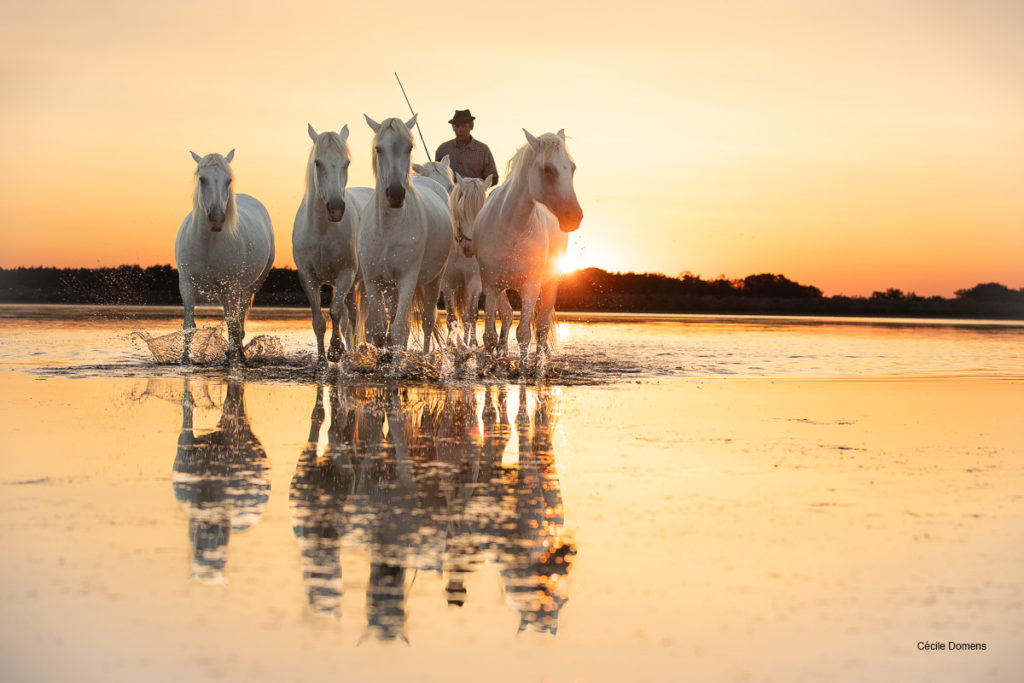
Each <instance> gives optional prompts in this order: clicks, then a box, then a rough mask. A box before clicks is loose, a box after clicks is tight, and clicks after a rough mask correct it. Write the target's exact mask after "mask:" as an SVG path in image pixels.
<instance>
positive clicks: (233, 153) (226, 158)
mask: <svg viewBox="0 0 1024 683" xmlns="http://www.w3.org/2000/svg"><path fill="white" fill-rule="evenodd" d="M234 158H235V150H231V151H230V152H228V155H227V156H226V157H224V161H226V162H228V163H229V164H230V163H231V160H232V159H234Z"/></svg>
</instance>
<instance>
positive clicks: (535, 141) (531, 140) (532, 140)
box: [523, 128, 540, 149]
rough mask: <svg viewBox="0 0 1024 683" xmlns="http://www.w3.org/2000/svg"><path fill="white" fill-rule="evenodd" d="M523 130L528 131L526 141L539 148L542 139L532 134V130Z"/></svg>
mask: <svg viewBox="0 0 1024 683" xmlns="http://www.w3.org/2000/svg"><path fill="white" fill-rule="evenodd" d="M523 132H524V133H526V141H527V142H529V143H530V147H533V148H534V149H537V148H538V147H540V140H538V139H537V138H535V137H533V136H532V135H530V131H528V130H526V129H525V128H523Z"/></svg>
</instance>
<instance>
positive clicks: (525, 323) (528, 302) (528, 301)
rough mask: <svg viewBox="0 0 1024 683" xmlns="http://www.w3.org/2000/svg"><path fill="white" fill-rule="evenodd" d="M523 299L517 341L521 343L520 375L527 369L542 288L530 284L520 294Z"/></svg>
mask: <svg viewBox="0 0 1024 683" xmlns="http://www.w3.org/2000/svg"><path fill="white" fill-rule="evenodd" d="M520 295H521V296H522V299H523V304H522V308H521V309H520V311H519V326H518V327H517V328H516V341H517V342H519V362H520V370H519V371H520V373H522V372H523V371H524V370H525V369H526V357H527V355H529V352H530V336H531V335H532V334H533V330H532V329H530V328H531V327H532V324H533V314H534V308H535V307H536V305H537V298H538V296H539V295H540V288H539V287H538V286H537V285H534V284H532V283H531V284H528V285H526V286H525V287H523V291H522V292H520Z"/></svg>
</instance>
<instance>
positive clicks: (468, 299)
mask: <svg viewBox="0 0 1024 683" xmlns="http://www.w3.org/2000/svg"><path fill="white" fill-rule="evenodd" d="M445 158H447V157H445ZM490 186H491V176H487V178H485V179H484V180H481V179H479V178H463V177H462V176H458V175H457V176H456V181H455V187H453V188H452V193H451V198H450V200H449V207H450V208H451V211H452V227H453V228H455V240H456V242H457V248H456V249H455V250H453V251H452V255H451V257H450V258H449V259H448V267H447V268H445V271H444V278H443V279H442V280H441V291H442V292H443V293H444V307H445V310H446V311H447V312H448V315H447V322H448V332H449V333H451V330H452V328H453V327H454V326H455V321H456V320H461V322H462V338H463V341H465V342H466V343H467V344H471V345H472V346H476V345H477V341H476V318H477V309H478V307H479V305H480V292H481V284H480V266H479V264H478V263H477V261H476V249H475V247H474V246H473V222H474V221H475V220H476V216H477V214H478V213H480V209H481V207H483V205H484V199H485V198H486V197H487V188H489V187H490ZM460 294H461V296H462V300H461V301H460V300H459V295H460Z"/></svg>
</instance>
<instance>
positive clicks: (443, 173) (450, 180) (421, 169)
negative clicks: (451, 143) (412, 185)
mask: <svg viewBox="0 0 1024 683" xmlns="http://www.w3.org/2000/svg"><path fill="white" fill-rule="evenodd" d="M412 170H413V173H415V174H416V175H417V176H421V177H424V178H430V179H431V180H433V181H435V182H436V183H438V184H439V185H440V186H441V187H443V188H444V191H445V192H446V193H448V194H451V192H452V188H453V187H455V175H454V174H453V173H452V166H451V158H450V157H449V156H448V155H447V154H445V155H444V158H443V159H441V161H428V162H427V163H425V164H413V165H412ZM413 180H414V181H415V180H416V179H415V178H413Z"/></svg>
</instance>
